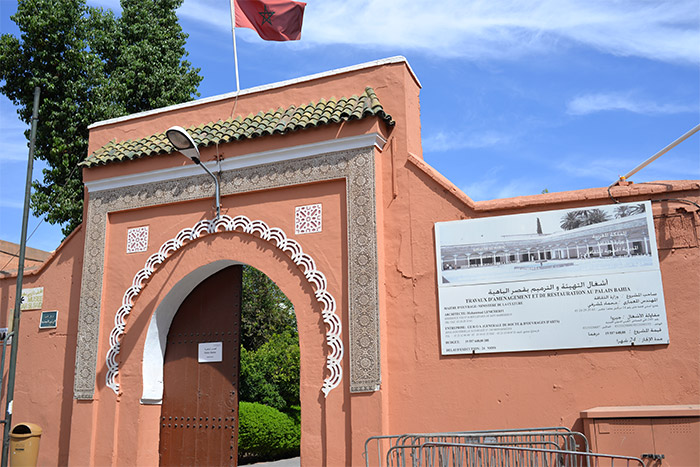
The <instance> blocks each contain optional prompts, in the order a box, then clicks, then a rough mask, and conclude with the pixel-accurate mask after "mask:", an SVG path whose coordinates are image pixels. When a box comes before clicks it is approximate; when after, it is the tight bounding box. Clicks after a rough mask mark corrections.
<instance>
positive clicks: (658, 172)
mask: <svg viewBox="0 0 700 467" xmlns="http://www.w3.org/2000/svg"><path fill="white" fill-rule="evenodd" d="M691 144H692V143H691ZM695 144H697V143H695ZM659 149H661V148H659ZM652 155H653V154H651V153H650V154H639V155H638V156H637V155H635V156H634V157H631V156H620V155H617V154H610V155H607V156H604V157H587V156H583V155H580V154H577V155H572V156H568V157H565V158H563V159H562V160H561V162H559V163H558V164H557V166H556V167H557V169H558V170H560V171H561V172H562V177H566V176H568V177H573V178H578V179H589V180H591V181H594V182H595V183H599V184H600V186H607V185H609V184H611V183H613V182H614V181H616V180H617V179H618V178H619V177H620V176H621V175H625V174H627V173H628V172H630V171H631V170H632V169H634V168H635V167H637V166H638V165H639V164H641V163H642V162H644V161H645V160H646V159H647V158H649V157H651V156H652ZM698 177H700V164H698V162H697V153H695V154H694V151H692V150H691V151H687V152H686V151H683V148H682V147H681V146H678V149H676V150H675V151H671V152H669V153H667V154H664V155H663V156H662V157H661V158H659V159H657V160H655V161H653V162H652V163H651V164H649V165H648V166H646V167H644V168H643V169H641V170H640V171H639V172H637V173H635V174H634V175H633V176H632V177H631V178H630V179H631V180H632V181H636V182H641V181H645V180H684V179H697V178H698Z"/></svg>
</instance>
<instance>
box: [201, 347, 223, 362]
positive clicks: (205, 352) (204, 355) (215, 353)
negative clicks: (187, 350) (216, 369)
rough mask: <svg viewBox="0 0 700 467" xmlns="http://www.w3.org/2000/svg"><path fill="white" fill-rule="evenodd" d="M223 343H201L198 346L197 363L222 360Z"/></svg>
mask: <svg viewBox="0 0 700 467" xmlns="http://www.w3.org/2000/svg"><path fill="white" fill-rule="evenodd" d="M223 349H224V344H223V342H202V343H200V344H199V358H198V360H197V361H198V362H199V363H209V362H220V361H222V360H223Z"/></svg>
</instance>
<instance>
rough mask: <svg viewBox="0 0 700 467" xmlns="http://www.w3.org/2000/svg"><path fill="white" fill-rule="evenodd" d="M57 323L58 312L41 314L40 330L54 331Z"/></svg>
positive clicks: (43, 312)
mask: <svg viewBox="0 0 700 467" xmlns="http://www.w3.org/2000/svg"><path fill="white" fill-rule="evenodd" d="M56 323H58V310H53V311H42V312H41V322H39V329H53V328H55V327H56Z"/></svg>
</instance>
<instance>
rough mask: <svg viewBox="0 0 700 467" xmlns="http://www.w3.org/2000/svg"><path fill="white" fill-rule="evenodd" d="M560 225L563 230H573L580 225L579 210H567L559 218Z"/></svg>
mask: <svg viewBox="0 0 700 467" xmlns="http://www.w3.org/2000/svg"><path fill="white" fill-rule="evenodd" d="M559 225H560V227H561V228H562V229H564V230H573V229H577V228H579V227H581V225H582V224H581V217H580V216H579V211H569V212H567V213H566V214H564V216H562V218H561V223H560V224H559Z"/></svg>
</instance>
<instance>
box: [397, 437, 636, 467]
mask: <svg viewBox="0 0 700 467" xmlns="http://www.w3.org/2000/svg"><path fill="white" fill-rule="evenodd" d="M386 465H387V467H632V466H635V467H644V463H643V462H642V460H641V459H639V458H636V457H628V456H617V455H611V454H597V453H592V452H579V451H569V450H563V449H548V448H538V447H524V446H514V445H511V446H507V445H484V444H470V443H435V442H428V443H423V444H420V445H412V446H411V445H405V446H399V445H394V446H392V447H391V448H390V449H389V451H388V452H387V456H386Z"/></svg>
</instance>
